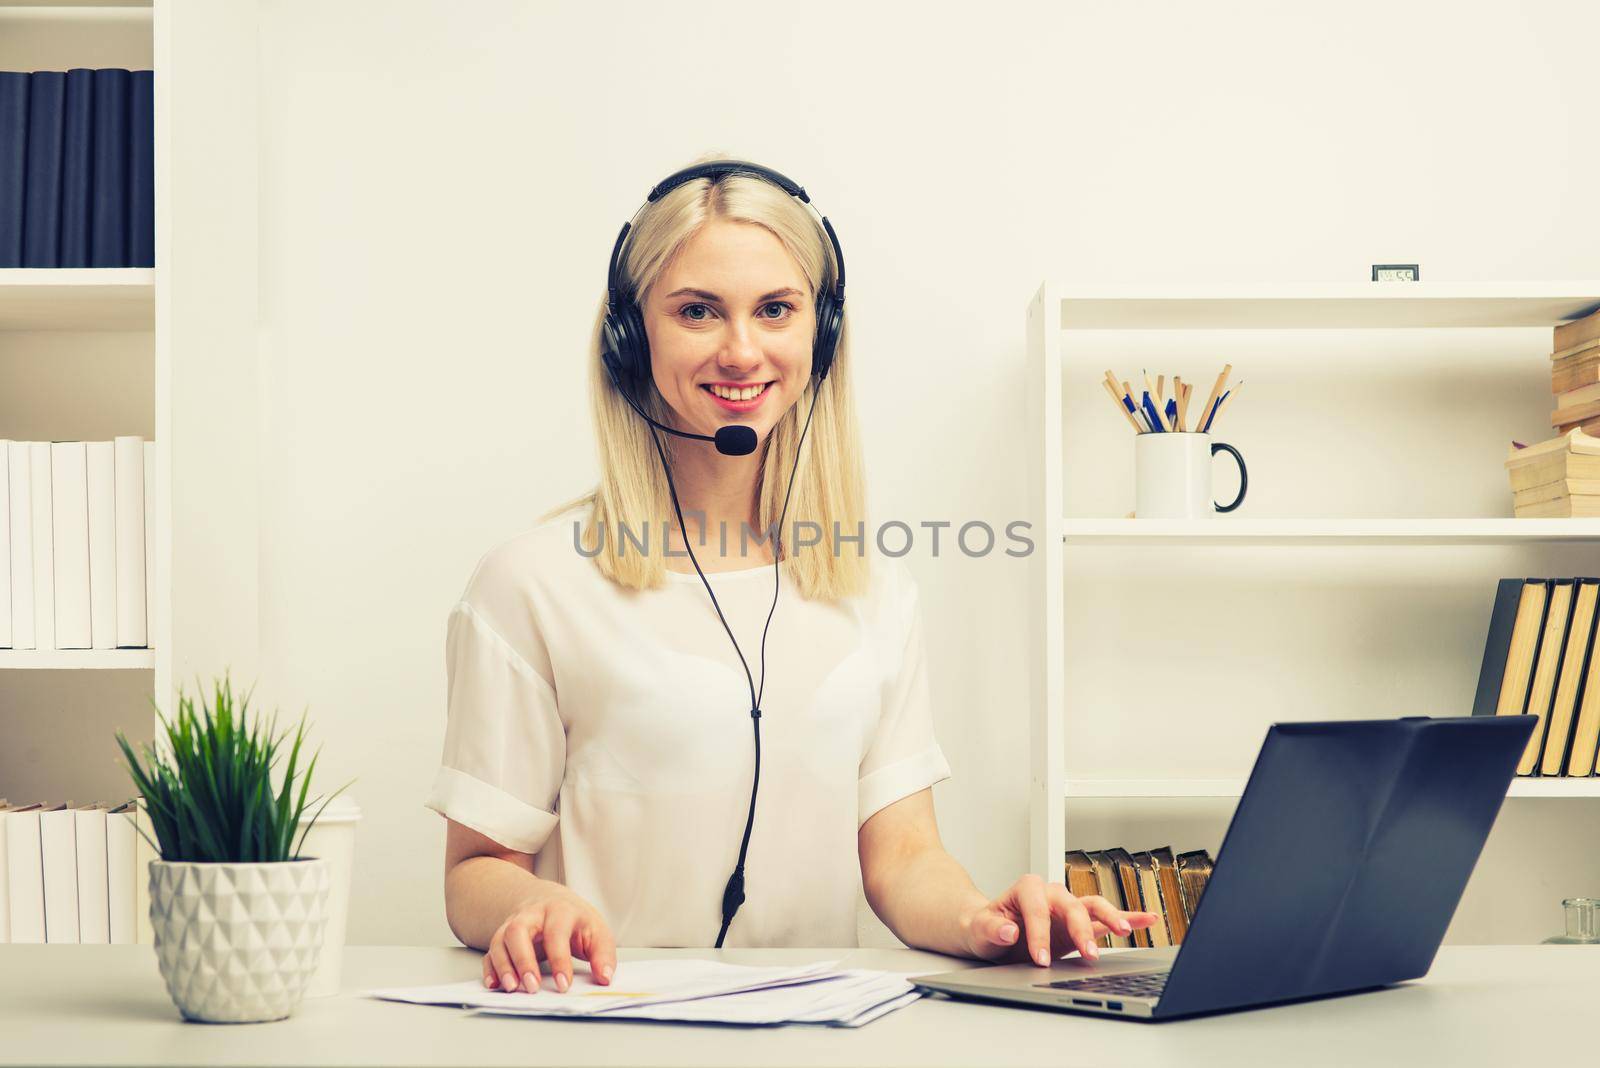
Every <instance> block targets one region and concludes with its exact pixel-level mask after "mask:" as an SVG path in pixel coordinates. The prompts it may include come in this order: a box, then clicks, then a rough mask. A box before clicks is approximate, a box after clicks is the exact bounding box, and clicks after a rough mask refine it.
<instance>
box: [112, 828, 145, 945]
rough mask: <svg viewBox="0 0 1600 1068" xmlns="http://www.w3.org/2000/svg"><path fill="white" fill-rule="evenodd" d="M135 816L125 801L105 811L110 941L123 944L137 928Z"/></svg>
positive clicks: (133, 938)
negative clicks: (134, 863)
mask: <svg viewBox="0 0 1600 1068" xmlns="http://www.w3.org/2000/svg"><path fill="white" fill-rule="evenodd" d="M135 818H136V813H135V812H134V807H133V802H132V801H126V802H124V803H123V804H121V805H119V806H117V807H116V808H114V809H112V810H111V811H110V812H108V813H107V814H106V885H107V891H106V894H107V902H106V903H107V905H108V906H109V911H110V920H111V928H110V932H111V944H112V945H114V946H121V945H127V944H129V943H131V942H134V941H137V933H138V932H137V928H136V926H135V924H134V921H133V909H134V899H135V898H136V897H137V895H138V892H137V890H136V888H135V887H134V881H135V879H136V878H137V876H138V872H137V871H136V870H135V869H134V866H133V858H134V848H133V843H134V839H135V838H137V837H138V832H137V831H135V830H134V828H133V824H134V820H135Z"/></svg>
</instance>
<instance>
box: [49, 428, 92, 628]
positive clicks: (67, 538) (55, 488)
mask: <svg viewBox="0 0 1600 1068" xmlns="http://www.w3.org/2000/svg"><path fill="white" fill-rule="evenodd" d="M50 502H51V514H52V517H53V518H52V521H51V534H52V540H53V541H54V547H53V549H52V554H53V556H54V558H55V570H54V575H55V593H54V598H55V612H56V648H57V649H87V648H89V474H88V451H87V449H85V447H84V443H83V442H81V441H55V442H51V444H50Z"/></svg>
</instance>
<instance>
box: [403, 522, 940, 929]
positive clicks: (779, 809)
mask: <svg viewBox="0 0 1600 1068" xmlns="http://www.w3.org/2000/svg"><path fill="white" fill-rule="evenodd" d="M581 519H582V512H581V511H579V510H578V509H573V510H571V511H568V512H567V513H565V514H563V515H561V516H557V517H554V518H552V519H550V520H548V521H547V522H545V523H542V524H540V525H538V526H536V527H534V528H533V529H531V530H528V531H526V532H524V533H523V534H520V535H518V536H516V537H514V538H511V539H509V540H508V541H506V542H503V543H502V544H500V545H498V546H496V547H495V548H494V549H492V550H490V551H489V552H488V553H486V554H485V555H484V556H483V558H482V559H481V560H480V561H479V562H478V565H477V567H476V568H475V569H474V571H473V574H472V576H471V579H470V580H469V581H468V583H467V587H466V589H465V591H464V592H463V594H462V596H461V599H460V600H459V601H458V602H457V603H456V605H455V606H454V607H453V608H452V609H451V611H450V614H449V619H448V626H447V636H446V646H445V654H446V655H445V664H446V670H447V677H448V714H447V722H446V728H445V738H444V750H443V757H442V760H441V762H440V767H439V770H438V773H437V776H436V778H435V780H434V784H433V787H432V790H431V791H430V792H429V794H428V798H427V800H426V802H425V804H426V806H427V807H428V808H431V809H433V810H434V811H435V812H438V813H440V814H442V815H445V816H448V817H449V818H451V819H453V820H455V821H457V822H458V823H462V824H465V825H466V826H468V827H471V828H473V829H474V830H477V831H479V832H480V833H482V834H484V835H486V836H487V837H489V838H492V839H493V840H495V841H496V842H499V843H500V844H502V845H504V846H506V847H507V848H510V849H515V850H519V851H521V852H525V853H532V854H534V855H535V857H534V873H535V874H536V875H538V876H540V877H541V878H546V879H553V880H556V881H558V882H561V883H563V884H565V885H567V886H569V887H570V888H571V889H572V890H573V891H575V892H576V893H577V894H579V895H580V896H582V897H583V898H584V899H585V900H587V901H589V902H590V903H591V904H593V905H595V907H596V908H598V909H599V910H600V912H601V915H603V916H604V917H605V918H606V921H607V923H608V924H609V925H610V927H611V930H612V932H613V933H614V934H615V935H616V937H617V940H618V944H619V945H633V946H709V945H712V944H714V942H715V940H716V935H717V931H718V928H719V927H720V922H721V901H722V890H723V886H724V884H725V883H726V881H727V878H728V875H729V873H730V872H731V871H732V870H733V865H734V862H735V860H736V859H737V857H738V851H739V841H740V838H741V836H742V835H743V832H744V821H745V815H746V812H747V811H748V807H749V801H750V784H751V777H752V773H753V769H754V761H755V754H754V740H753V734H752V729H751V718H750V714H749V705H750V694H749V688H748V686H747V684H746V680H745V674H744V669H743V668H742V667H741V666H740V663H739V660H738V657H737V656H736V655H735V654H734V651H733V646H732V645H731V643H730V642H729V641H728V636H727V634H726V632H725V631H724V630H723V629H722V624H721V622H720V621H719V620H718V618H717V615H716V612H715V611H714V609H713V608H712V605H711V599H710V598H709V597H708V596H707V595H706V591H705V587H704V586H703V585H702V584H701V582H700V578H699V576H698V575H696V574H694V573H693V572H690V573H688V574H680V573H676V572H669V573H668V581H667V585H666V586H665V587H664V588H662V589H658V590H648V591H636V590H627V589H624V588H622V587H619V586H617V585H616V584H614V583H612V582H610V581H609V580H608V579H606V578H605V577H604V576H603V575H602V574H601V573H600V570H599V568H598V567H596V566H595V564H594V562H593V560H591V559H589V558H588V557H586V556H584V555H583V554H582V553H581V552H579V550H578V546H577V541H576V537H575V530H576V525H577V524H578V523H579V522H580V521H581ZM870 571H871V574H872V579H871V582H870V588H869V590H868V591H867V592H866V593H865V594H862V595H860V596H856V597H850V598H844V599H841V600H839V601H834V602H825V601H808V600H806V599H804V598H802V597H801V596H800V595H799V593H798V592H797V591H796V590H795V588H794V586H793V585H792V584H791V583H788V582H785V583H784V585H783V587H782V591H781V593H780V596H779V599H778V607H777V610H776V612H774V613H773V615H772V622H771V628H770V631H769V632H768V636H767V645H766V684H765V690H764V691H763V694H762V702H761V704H762V717H761V786H760V792H759V797H758V800H757V804H756V816H755V824H754V828H753V830H752V832H751V839H750V848H749V854H748V857H747V860H746V865H745V895H746V901H745V904H744V906H743V907H742V908H741V909H740V911H739V913H738V915H737V916H736V917H735V919H734V922H733V925H732V927H731V928H730V929H729V932H728V937H727V940H726V942H725V943H724V944H725V945H728V946H779V945H802V946H818V945H822V946H853V945H855V944H856V913H855V910H856V901H857V895H858V889H859V887H860V879H861V875H860V865H859V861H858V859H857V850H856V832H857V830H858V829H859V828H860V826H861V824H862V823H864V822H866V820H867V818H868V817H870V816H871V815H872V814H873V813H875V812H877V811H878V810H879V809H881V808H883V807H884V806H886V805H888V804H890V803H891V802H894V801H897V800H899V799H900V798H903V797H906V796H908V795H910V794H913V793H916V792H917V791H919V790H922V789H924V788H925V787H928V786H931V785H933V784H934V783H936V782H939V781H941V780H943V779H945V778H948V777H949V775H950V767H949V764H948V763H947V762H946V760H945V757H944V754H943V752H942V751H941V750H940V748H939V745H938V742H937V741H936V740H935V738H934V732H933V720H932V713H931V709H930V706H929V701H928V680H927V666H926V663H925V660H924V653H923V639H922V629H921V619H920V613H919V609H918V604H917V588H916V585H915V583H914V582H913V581H912V578H911V575H910V573H909V571H908V570H907V569H906V567H905V565H904V563H903V562H902V561H900V560H897V559H891V558H886V557H876V558H874V559H873V560H872V561H871V567H870ZM706 577H707V579H708V580H709V581H710V583H711V585H712V588H713V589H714V590H715V591H716V594H717V600H718V602H719V604H720V605H721V607H722V612H723V615H724V617H725V618H726V619H727V621H728V625H729V626H730V627H731V628H732V629H733V632H734V635H735V637H736V638H737V639H738V641H739V646H740V648H741V649H742V650H743V651H744V655H745V659H746V661H748V663H749V665H750V672H751V675H752V677H754V679H755V682H756V685H757V686H758V687H760V686H761V681H762V679H761V670H762V669H761V657H760V649H761V628H762V625H763V624H764V623H765V622H766V619H767V611H768V609H769V607H770V606H771V604H772V594H773V569H772V567H771V566H770V565H768V566H766V567H758V568H754V569H749V570H743V571H727V572H716V573H712V572H708V573H707V576H706Z"/></svg>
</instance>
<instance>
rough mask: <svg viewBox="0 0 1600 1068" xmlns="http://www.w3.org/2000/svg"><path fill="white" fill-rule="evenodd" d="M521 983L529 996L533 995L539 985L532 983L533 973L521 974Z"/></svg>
mask: <svg viewBox="0 0 1600 1068" xmlns="http://www.w3.org/2000/svg"><path fill="white" fill-rule="evenodd" d="M522 982H523V984H524V985H525V986H527V988H528V993H530V994H531V993H533V992H534V991H535V990H538V989H539V984H538V983H536V982H534V981H533V973H532V972H523V973H522Z"/></svg>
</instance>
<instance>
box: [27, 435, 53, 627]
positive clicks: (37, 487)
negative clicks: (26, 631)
mask: <svg viewBox="0 0 1600 1068" xmlns="http://www.w3.org/2000/svg"><path fill="white" fill-rule="evenodd" d="M28 477H29V478H30V479H32V482H33V486H32V497H33V642H34V645H35V646H37V647H38V648H40V649H54V648H55V647H56V602H55V580H56V578H55V570H56V562H55V556H54V553H53V550H52V546H53V545H54V544H55V540H54V538H53V536H52V535H51V532H50V519H51V516H52V515H53V505H52V504H51V502H50V443H49V442H48V441H30V442H28Z"/></svg>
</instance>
